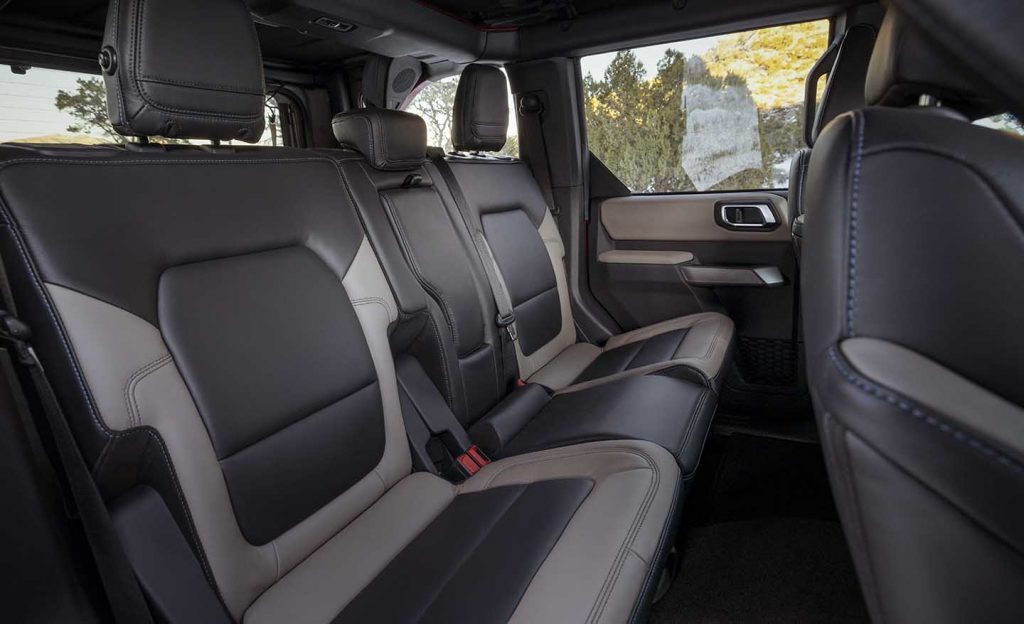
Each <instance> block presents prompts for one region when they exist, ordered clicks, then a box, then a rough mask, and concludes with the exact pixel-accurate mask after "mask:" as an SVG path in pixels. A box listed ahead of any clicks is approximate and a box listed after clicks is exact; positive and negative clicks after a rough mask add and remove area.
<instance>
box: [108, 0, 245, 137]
mask: <svg viewBox="0 0 1024 624" xmlns="http://www.w3.org/2000/svg"><path fill="white" fill-rule="evenodd" d="M100 68H101V69H102V70H103V75H104V80H105V82H106V85H107V94H108V97H107V108H108V109H109V115H110V120H111V122H112V124H113V126H114V127H115V128H116V129H117V131H118V132H120V133H122V134H125V135H134V136H163V137H168V138H175V139H217V140H231V139H236V140H241V141H248V142H250V143H255V142H256V141H258V140H259V139H260V136H261V135H262V134H263V124H264V120H263V112H264V111H263V106H264V82H263V61H262V59H261V57H260V45H259V40H258V39H257V37H256V28H255V26H254V25H253V21H252V17H251V16H250V15H249V9H248V7H247V6H246V4H245V0H145V2H143V0H116V1H113V2H111V3H110V8H109V10H108V13H107V27H106V31H105V33H104V36H103V48H102V50H101V52H100Z"/></svg>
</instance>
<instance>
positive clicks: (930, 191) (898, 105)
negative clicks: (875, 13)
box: [803, 8, 1024, 622]
mask: <svg viewBox="0 0 1024 624" xmlns="http://www.w3.org/2000/svg"><path fill="white" fill-rule="evenodd" d="M974 83H975V81H974V79H973V77H971V76H969V75H967V74H965V73H964V72H962V71H961V70H960V69H959V65H958V63H957V61H956V60H955V59H954V58H952V57H950V56H948V55H947V54H946V53H945V52H944V51H943V50H941V49H940V48H938V46H936V45H935V44H933V43H932V41H931V40H930V39H928V38H927V37H926V35H925V34H924V33H923V32H921V31H919V30H917V29H915V28H914V27H913V26H912V25H911V24H908V23H907V22H906V20H905V17H904V15H903V14H901V13H899V12H898V9H897V8H892V9H890V10H889V13H888V14H887V15H886V18H885V21H884V22H883V25H882V28H881V30H880V32H879V36H878V42H877V44H876V46H875V51H874V54H873V57H872V60H871V66H870V69H869V72H868V78H867V85H866V97H867V100H868V101H869V102H870V103H872V104H877V105H880V106H878V107H871V108H866V109H863V110H859V111H854V112H852V113H847V114H843V115H841V116H839V117H838V118H836V119H835V120H834V121H833V122H832V123H831V124H829V126H828V127H827V128H826V129H825V130H824V131H823V132H822V133H821V136H820V137H819V139H818V141H817V143H816V145H815V148H814V152H813V154H812V156H811V162H810V167H809V172H808V180H807V190H806V201H807V207H808V221H807V225H806V237H805V262H804V270H803V292H804V299H803V316H804V319H805V336H806V344H807V357H808V366H807V369H808V372H809V377H810V385H811V391H812V398H813V401H814V406H815V412H816V414H817V418H818V421H819V429H820V432H821V437H822V444H823V447H824V450H825V455H826V459H827V463H828V468H829V474H830V478H831V480H832V487H833V491H834V495H835V498H836V504H837V507H838V509H839V512H840V516H841V519H842V521H843V526H844V530H845V532H846V536H847V539H848V541H849V543H850V546H851V550H852V554H853V557H854V560H855V563H856V566H857V570H858V575H859V578H860V581H861V584H862V586H863V589H864V592H865V596H866V598H867V604H868V608H869V610H870V612H871V615H872V618H873V620H874V621H876V622H966V621H974V622H1010V621H1016V622H1020V621H1024V498H1022V497H1021V492H1022V491H1024V384H1021V383H1020V381H1021V375H1020V361H1021V356H1022V354H1024V333H1022V332H1020V331H1018V330H1017V327H1018V326H1019V324H1020V311H1021V309H1024V282H1022V280H1021V277H1020V276H1021V275H1022V274H1024V230H1022V226H1024V178H1022V177H1021V175H1020V171H1021V169H1022V167H1024V142H1021V140H1020V139H1019V138H1017V137H1014V136H1011V135H1009V134H1007V133H1003V132H1000V131H998V130H993V129H990V128H984V127H979V126H975V125H972V124H971V123H970V119H971V118H974V117H978V116H983V115H986V114H991V113H992V112H995V111H993V110H992V104H991V101H992V100H991V98H990V97H989V96H988V94H987V93H986V92H985V90H984V89H982V88H979V87H977V86H975V84H974ZM940 103H941V104H942V105H941V106H940V105H939V104H940Z"/></svg>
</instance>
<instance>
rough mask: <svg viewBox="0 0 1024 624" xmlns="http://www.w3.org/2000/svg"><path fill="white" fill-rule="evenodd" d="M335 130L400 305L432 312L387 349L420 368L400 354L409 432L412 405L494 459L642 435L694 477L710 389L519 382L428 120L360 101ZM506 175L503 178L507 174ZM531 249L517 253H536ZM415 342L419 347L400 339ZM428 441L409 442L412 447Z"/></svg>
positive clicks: (662, 381) (645, 383)
mask: <svg viewBox="0 0 1024 624" xmlns="http://www.w3.org/2000/svg"><path fill="white" fill-rule="evenodd" d="M334 130H335V134H336V136H337V138H338V140H339V142H340V143H341V144H342V145H344V146H347V147H350V148H352V149H351V150H341V151H338V150H331V151H329V152H328V153H330V154H331V155H332V156H333V157H334V158H336V159H337V160H338V161H339V165H340V167H341V169H342V173H343V175H344V176H345V178H346V181H347V182H348V184H349V188H351V189H352V191H353V195H354V198H355V203H356V206H357V208H358V209H359V211H360V213H361V216H362V219H363V222H364V224H365V226H366V228H367V229H368V231H369V233H370V238H371V241H372V242H373V245H374V248H375V249H376V250H377V253H378V255H379V256H380V257H381V259H382V262H383V265H384V266H385V268H386V273H387V275H388V277H389V280H390V282H391V283H392V285H394V286H396V288H395V289H394V290H395V292H396V293H398V296H397V305H398V307H399V308H400V309H402V310H404V311H406V313H408V314H410V315H414V314H415V313H416V311H417V310H419V309H422V308H424V307H426V308H427V309H428V310H429V312H430V313H429V315H428V317H427V321H428V323H429V324H428V325H427V326H426V327H424V331H426V332H427V333H428V334H429V338H427V339H426V340H422V339H421V340H419V341H409V339H408V335H409V333H410V332H409V331H396V332H393V333H392V342H393V351H395V352H397V353H403V352H411V353H413V354H414V356H415V358H416V360H417V362H418V364H419V365H420V366H422V369H423V370H422V371H421V369H420V368H419V367H417V366H416V365H414V364H412V363H407V362H405V361H403V360H402V359H400V360H399V367H398V368H399V384H400V386H401V388H402V391H403V392H406V393H408V394H409V395H410V400H409V404H408V405H407V406H406V417H407V424H408V426H409V428H410V429H413V428H415V427H417V426H418V425H419V424H420V423H418V422H416V421H412V422H410V421H409V418H410V413H409V412H416V413H415V414H412V415H411V416H413V417H415V418H420V419H422V421H424V426H425V428H426V429H428V430H430V432H431V433H432V434H433V436H432V437H434V438H437V437H440V438H442V439H443V440H446V441H447V443H448V446H449V447H452V446H453V444H452V441H453V438H462V437H464V431H465V430H467V429H468V433H469V438H470V440H471V442H473V443H476V444H477V445H479V446H480V447H481V448H482V449H483V450H484V451H485V452H486V453H487V454H488V455H490V456H491V457H507V456H510V455H517V454H521V453H524V452H530V451H536V450H541V449H548V448H554V447H558V446H564V445H567V444H573V443H578V442H587V441H594V440H607V439H623V438H626V439H637V440H647V441H650V442H655V443H657V444H659V445H661V446H663V447H664V448H666V449H668V450H669V451H671V452H672V454H673V455H674V456H675V457H676V459H677V461H678V462H679V464H680V467H681V468H682V471H683V478H684V479H688V478H689V477H690V476H691V475H693V474H694V472H695V471H696V469H697V464H698V461H699V459H700V455H701V450H702V449H703V446H704V441H705V439H706V437H707V434H708V431H709V430H710V426H711V420H712V417H713V416H714V412H715V408H716V405H717V396H716V393H715V391H714V390H713V389H711V388H709V387H708V386H706V385H704V384H702V383H699V382H691V381H686V380H684V379H678V378H673V377H671V376H668V375H651V376H642V375H628V376H620V377H619V378H615V379H609V380H606V381H605V382H604V383H601V384H598V385H595V386H593V387H584V384H578V385H576V386H574V387H571V388H568V389H565V390H563V391H562V392H559V393H557V394H555V395H554V396H553V397H552V396H551V394H550V391H549V390H548V389H546V388H544V387H543V386H541V385H539V384H535V383H527V384H525V385H517V384H515V383H514V380H515V378H516V374H515V368H516V360H515V356H516V354H517V353H521V351H519V350H518V349H516V350H514V349H513V347H512V344H511V343H510V341H509V340H508V334H507V333H506V332H504V331H502V330H501V328H499V327H498V325H497V322H496V317H497V312H496V304H495V301H494V298H493V297H492V296H491V291H490V288H489V286H487V277H486V275H485V269H484V267H483V259H482V258H481V255H480V254H479V253H478V252H477V250H476V248H475V247H474V245H473V243H472V242H471V240H470V236H471V235H470V233H469V230H468V228H467V226H466V223H465V221H464V220H463V218H462V216H461V214H460V212H459V209H458V208H457V206H455V205H454V204H455V200H454V198H453V196H452V189H451V188H449V187H448V186H446V185H445V181H444V178H443V176H442V175H441V173H440V172H439V171H438V168H437V166H436V165H435V163H432V162H429V161H428V160H427V157H426V150H427V148H426V126H425V124H424V122H423V120H422V119H421V118H419V117H417V116H416V115H412V114H410V113H405V112H400V111H395V110H387V109H376V108H370V109H357V110H353V111H349V112H346V113H342V114H340V115H337V116H336V117H335V119H334ZM481 169H484V167H481ZM516 170H518V169H516ZM516 170H509V171H516ZM505 171H506V169H505V168H504V167H502V168H499V169H498V172H499V173H504V172H505ZM501 184H503V185H505V186H506V187H508V184H507V182H506V181H505V180H501ZM534 188H536V186H535V185H534ZM506 190H507V192H508V194H509V199H508V201H509V203H514V202H515V201H517V199H516V191H515V188H513V187H508V188H506ZM541 207H543V204H541ZM537 245H538V246H539V247H540V249H539V251H538V253H539V254H540V256H541V257H540V260H541V262H543V263H544V264H543V265H542V267H541V268H544V269H546V270H547V271H548V273H552V268H551V266H552V263H554V262H557V263H558V265H559V266H560V265H561V257H560V256H559V257H558V258H557V259H556V258H551V259H550V261H549V259H548V258H549V256H548V254H547V252H546V251H545V250H544V248H543V246H542V245H541V243H540V241H539V240H538V241H537ZM528 253H529V252H528V250H527V251H526V252H524V256H525V257H524V258H523V259H522V260H521V261H522V262H531V261H532V260H533V258H530V257H529V256H528ZM410 282H411V284H410ZM417 284H418V286H417ZM424 301H426V304H425V303H424ZM560 319H561V317H556V318H555V319H553V320H552V321H551V322H552V323H558V322H560ZM570 324H571V321H570ZM412 326H413V327H414V328H415V327H417V326H416V325H415V323H413V324H412ZM520 327H521V328H522V327H525V326H524V325H523V324H520ZM570 329H571V327H570ZM414 331H415V330H414ZM523 340H525V337H523V338H521V339H520V343H522V341H523ZM410 342H421V343H425V345H420V346H417V347H413V348H411V349H410V348H406V347H405V346H404V345H406V344H409V343H410ZM424 347H426V348H424ZM431 347H433V348H431ZM504 354H509V355H510V356H511V359H509V358H506V357H503V355H504ZM423 373H425V374H426V376H429V378H430V379H432V380H433V382H434V385H435V386H436V387H437V389H440V391H441V392H442V393H443V400H442V397H441V396H437V397H436V400H432V399H433V398H435V396H434V395H436V391H435V390H434V388H433V386H431V385H430V384H429V383H426V384H424V383H417V380H419V379H422V378H423V377H424V376H425V375H424V374H423ZM446 404H447V405H446ZM453 413H454V416H452V414H453ZM453 430H454V431H453ZM413 437H414V438H415V436H413ZM430 438H431V436H425V437H422V438H421V439H420V440H419V441H417V440H415V439H414V440H413V444H414V447H415V446H419V447H422V446H423V445H424V444H426V443H429V439H430ZM454 447H455V448H450V449H449V450H450V451H451V454H452V455H453V456H457V455H458V454H459V453H461V452H464V451H465V449H463V448H460V447H459V446H458V445H454ZM435 454H436V453H435ZM442 459H443V458H442ZM424 463H426V462H424ZM435 463H436V462H435ZM442 463H443V462H442Z"/></svg>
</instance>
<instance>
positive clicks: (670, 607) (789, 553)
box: [650, 433, 868, 624]
mask: <svg viewBox="0 0 1024 624" xmlns="http://www.w3.org/2000/svg"><path fill="white" fill-rule="evenodd" d="M684 511H685V513H684V517H683V527H682V529H681V532H680V539H679V541H678V542H677V547H678V548H679V551H680V554H681V569H680V572H679V575H678V576H677V578H676V579H675V580H674V582H673V583H672V586H671V587H670V588H669V590H668V593H667V594H666V595H665V596H664V597H663V598H662V599H661V600H660V601H658V603H657V604H655V605H654V607H653V610H652V612H651V620H650V621H651V622H652V623H654V624H670V623H671V624H675V623H680V624H682V623H688V624H718V623H730V624H737V623H746V622H751V623H753V622H757V623H766V624H772V623H776V622H778V623H782V622H785V623H787V624H789V623H803V622H808V623H810V622H815V623H817V622H836V623H846V622H851V623H852V622H858V623H860V622H867V621H868V616H867V611H866V609H865V607H864V602H863V598H862V597H861V593H860V588H859V586H858V585H857V579H856V575H855V572H854V569H853V562H852V561H851V560H850V555H849V551H848V550H847V546H846V540H845V538H844V537H843V533H842V529H841V528H840V526H839V522H838V517H837V516H836V512H835V507H834V506H833V503H832V495H831V493H830V491H829V486H828V477H827V475H826V473H825V465H824V459H823V458H822V455H821V448H820V447H819V446H818V445H817V444H808V443H805V442H795V441H787V440H779V439H777V438H772V437H764V436H757V435H746V434H735V433H733V434H727V435H722V434H718V435H715V436H713V437H712V439H711V440H709V442H708V445H707V447H706V448H705V453H704V458H703V459H702V461H701V468H700V472H699V473H698V475H697V480H696V483H695V484H694V488H693V490H692V491H691V493H690V495H689V496H688V497H687V501H686V503H685V505H684Z"/></svg>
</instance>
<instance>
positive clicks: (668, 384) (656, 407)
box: [495, 375, 718, 479]
mask: <svg viewBox="0 0 1024 624" xmlns="http://www.w3.org/2000/svg"><path fill="white" fill-rule="evenodd" d="M717 403H718V397H717V396H716V395H715V392H714V391H713V390H711V389H709V388H707V387H705V386H702V385H699V384H696V383H689V382H686V381H682V380H679V379H673V378H671V377H664V376H661V375H648V376H644V375H640V376H636V377H626V378H623V379H619V380H616V381H611V382H608V383H605V384H599V385H596V386H594V387H592V388H587V389H586V390H581V391H578V392H569V393H566V394H559V395H556V396H555V397H554V398H552V399H551V401H550V402H549V403H548V404H547V405H546V406H545V407H544V409H542V410H541V411H540V412H539V413H538V414H537V415H536V416H535V417H534V418H533V419H532V420H530V422H529V423H528V424H527V425H526V426H525V427H523V429H522V431H520V432H519V433H518V434H517V435H516V436H515V437H513V438H512V440H511V441H510V442H509V443H508V444H507V445H506V446H505V447H504V448H501V449H497V450H496V451H495V455H496V456H498V457H507V456H509V455H519V454H522V453H527V452H530V451H536V450H540V449H545V448H553V447H556V446H567V445H570V444H579V443H581V442H592V441H595V440H619V439H622V438H632V439H638V440H650V441H651V442H655V443H657V444H659V445H661V446H662V447H664V448H666V449H668V450H669V451H671V453H672V454H673V455H675V457H676V461H678V462H679V468H680V469H681V470H682V471H683V478H684V479H686V478H689V477H691V476H693V474H694V472H695V471H696V470H697V462H698V461H699V460H700V455H701V451H702V450H703V449H704V441H705V439H706V438H707V435H708V432H710V431H711V419H712V418H713V417H714V415H715V408H716V406H717Z"/></svg>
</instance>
